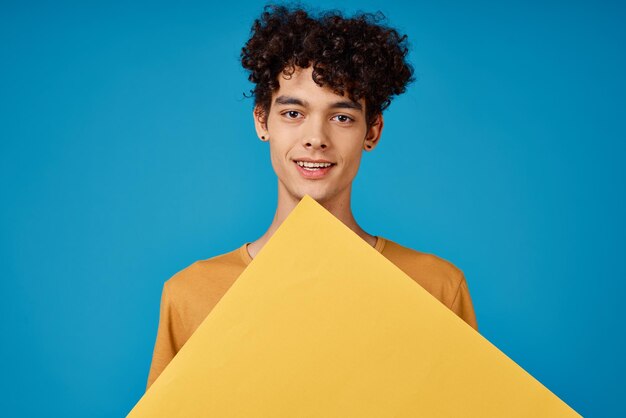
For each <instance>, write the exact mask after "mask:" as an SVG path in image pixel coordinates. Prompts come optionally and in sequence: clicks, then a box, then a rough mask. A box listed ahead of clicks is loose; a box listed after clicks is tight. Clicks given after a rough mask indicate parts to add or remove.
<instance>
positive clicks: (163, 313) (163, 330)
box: [146, 282, 183, 390]
mask: <svg viewBox="0 0 626 418" xmlns="http://www.w3.org/2000/svg"><path fill="white" fill-rule="evenodd" d="M182 325H183V324H182V321H181V320H180V315H179V313H178V312H177V311H176V307H175V306H174V303H173V302H172V300H171V297H170V294H169V292H168V287H167V282H166V283H165V284H164V285H163V291H162V293H161V307H160V313H159V327H158V330H157V337H156V342H155V343H154V351H153V354H152V364H151V365H150V372H149V374H148V383H147V386H146V390H148V388H149V387H150V386H151V385H152V383H154V381H155V380H156V379H157V377H159V375H160V374H161V372H163V370H164V369H165V367H166V366H167V365H168V364H169V363H170V361H171V360H172V359H173V358H174V356H175V355H176V353H177V352H178V351H179V350H180V348H181V345H182V344H181V343H180V339H181V338H180V336H181V335H182V334H183V332H182V331H183V329H182Z"/></svg>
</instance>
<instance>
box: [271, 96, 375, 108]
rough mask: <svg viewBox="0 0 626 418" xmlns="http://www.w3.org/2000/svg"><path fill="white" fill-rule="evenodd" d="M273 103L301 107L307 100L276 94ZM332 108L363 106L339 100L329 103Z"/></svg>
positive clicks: (304, 105)
mask: <svg viewBox="0 0 626 418" xmlns="http://www.w3.org/2000/svg"><path fill="white" fill-rule="evenodd" d="M274 103H275V104H281V105H297V106H302V107H308V105H309V104H308V102H307V101H306V100H300V99H298V98H297V97H292V96H278V97H277V98H276V99H275V100H274ZM330 107H331V108H332V109H354V110H358V111H362V110H363V106H361V104H360V103H357V102H354V101H352V100H341V101H338V102H335V103H333V104H331V106H330Z"/></svg>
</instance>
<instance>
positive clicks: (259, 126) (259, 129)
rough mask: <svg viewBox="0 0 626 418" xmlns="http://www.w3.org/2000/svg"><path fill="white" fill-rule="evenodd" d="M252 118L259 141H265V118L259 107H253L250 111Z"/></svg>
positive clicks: (266, 138) (267, 137) (266, 133)
mask: <svg viewBox="0 0 626 418" xmlns="http://www.w3.org/2000/svg"><path fill="white" fill-rule="evenodd" d="M252 118H253V119H254V129H256V134H257V136H258V137H259V139H261V140H264V141H267V140H268V139H269V134H268V132H267V116H266V115H265V112H263V111H262V110H261V108H260V107H259V106H255V107H254V109H253V110H252ZM262 137H265V139H262Z"/></svg>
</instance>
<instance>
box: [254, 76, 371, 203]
mask: <svg viewBox="0 0 626 418" xmlns="http://www.w3.org/2000/svg"><path fill="white" fill-rule="evenodd" d="M311 75H312V67H309V68H306V69H301V68H297V69H296V71H295V72H294V73H293V75H292V76H291V78H285V77H284V76H283V75H282V74H281V75H279V84H280V87H279V89H278V91H277V92H275V93H274V94H273V95H272V104H271V108H270V111H269V113H268V114H267V116H266V121H267V123H266V125H265V126H263V124H262V123H261V121H260V120H259V118H258V114H255V115H257V116H256V117H255V124H256V128H257V133H258V134H259V136H262V135H263V136H266V137H267V138H269V145H270V156H271V161H272V166H273V168H274V171H275V172H276V175H277V176H278V182H279V193H285V192H286V193H288V194H289V195H290V196H291V197H292V198H293V199H295V200H296V201H299V200H300V199H302V197H304V195H305V194H308V195H310V196H311V197H312V198H314V199H315V200H317V201H318V202H320V203H324V202H333V201H336V200H337V199H339V200H341V199H343V198H348V199H349V197H350V192H351V185H352V181H353V179H354V177H355V176H356V173H357V171H358V169H359V165H360V162H361V153H362V151H363V149H366V150H371V149H373V148H374V146H375V145H376V143H377V142H378V138H379V137H380V131H381V130H382V117H381V118H380V119H379V123H378V124H376V125H375V126H374V127H372V128H370V129H369V130H368V127H367V124H366V121H365V100H364V99H361V100H360V101H359V102H353V101H351V100H350V99H349V98H348V97H347V96H340V95H338V94H336V93H334V92H333V91H332V90H331V89H330V88H328V87H320V86H318V85H317V84H315V82H314V81H313V79H312V77H311Z"/></svg>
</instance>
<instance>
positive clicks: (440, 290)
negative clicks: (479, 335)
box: [146, 236, 478, 389]
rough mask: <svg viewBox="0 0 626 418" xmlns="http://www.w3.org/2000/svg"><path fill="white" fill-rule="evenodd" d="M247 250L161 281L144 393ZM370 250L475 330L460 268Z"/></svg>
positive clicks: (380, 245)
mask: <svg viewBox="0 0 626 418" xmlns="http://www.w3.org/2000/svg"><path fill="white" fill-rule="evenodd" d="M247 246H248V243H245V244H244V245H242V246H241V247H239V248H238V249H236V250H233V251H231V252H229V253H226V254H222V255H218V256H215V257H212V258H209V259H206V260H200V261H196V262H195V263H193V264H191V265H190V266H188V267H187V268H185V269H183V270H181V271H179V272H178V273H176V274H175V275H174V276H172V277H171V278H170V279H169V280H167V281H166V282H165V284H164V285H163V292H162V295H161V310H160V316H159V328H158V331H157V337H156V342H155V345H154V353H153V356H152V364H151V366H150V373H149V375H148V384H147V387H146V389H147V388H149V387H150V385H152V383H153V382H154V381H155V380H156V378H157V377H158V376H159V375H160V374H161V372H162V371H163V369H165V367H166V366H167V365H168V364H169V362H170V361H171V360H172V358H174V356H175V355H176V353H177V352H178V351H179V350H180V349H181V347H182V346H183V344H185V342H186V341H187V340H188V339H189V337H191V334H193V332H194V331H195V330H196V328H198V326H199V325H200V323H202V321H203V320H204V318H206V316H207V315H208V314H209V312H211V310H212V309H213V307H214V306H215V305H216V304H217V302H218V301H219V300H220V299H221V297H222V296H223V295H224V294H225V293H226V291H228V289H229V288H230V286H231V285H232V284H233V283H234V282H235V280H237V277H239V275H240V274H241V272H242V271H243V270H244V269H245V268H246V267H247V266H248V264H249V263H250V261H252V258H251V257H250V254H249V253H248V250H247ZM374 248H375V249H376V250H378V251H379V252H380V253H381V254H382V255H383V256H385V257H386V258H387V259H388V260H389V261H391V262H392V263H394V264H395V265H396V266H397V267H399V268H400V269H401V270H402V271H404V272H405V273H406V274H407V275H408V276H410V277H411V278H412V279H413V280H415V281H416V282H417V283H418V284H419V285H420V286H422V287H423V288H424V289H426V290H427V291H428V292H430V293H431V294H432V295H433V296H434V297H436V298H437V299H438V300H439V301H440V302H441V303H443V304H444V305H445V306H447V307H448V308H449V309H451V310H452V311H453V312H454V313H455V314H457V315H458V316H459V317H461V318H462V319H463V320H464V321H465V322H467V323H468V324H469V325H471V326H472V327H473V328H474V329H476V330H478V325H477V323H476V315H475V313H474V308H473V305H472V300H471V298H470V294H469V289H468V287H467V282H466V281H465V277H464V275H463V272H462V271H461V270H459V269H458V268H457V267H455V266H454V265H453V264H452V263H450V262H449V261H446V260H444V259H442V258H439V257H437V256H435V255H433V254H427V253H422V252H419V251H415V250H412V249H410V248H407V247H403V246H401V245H399V244H396V243H395V242H393V241H390V240H387V239H385V238H382V237H380V236H379V237H377V242H376V245H375V247H374Z"/></svg>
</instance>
